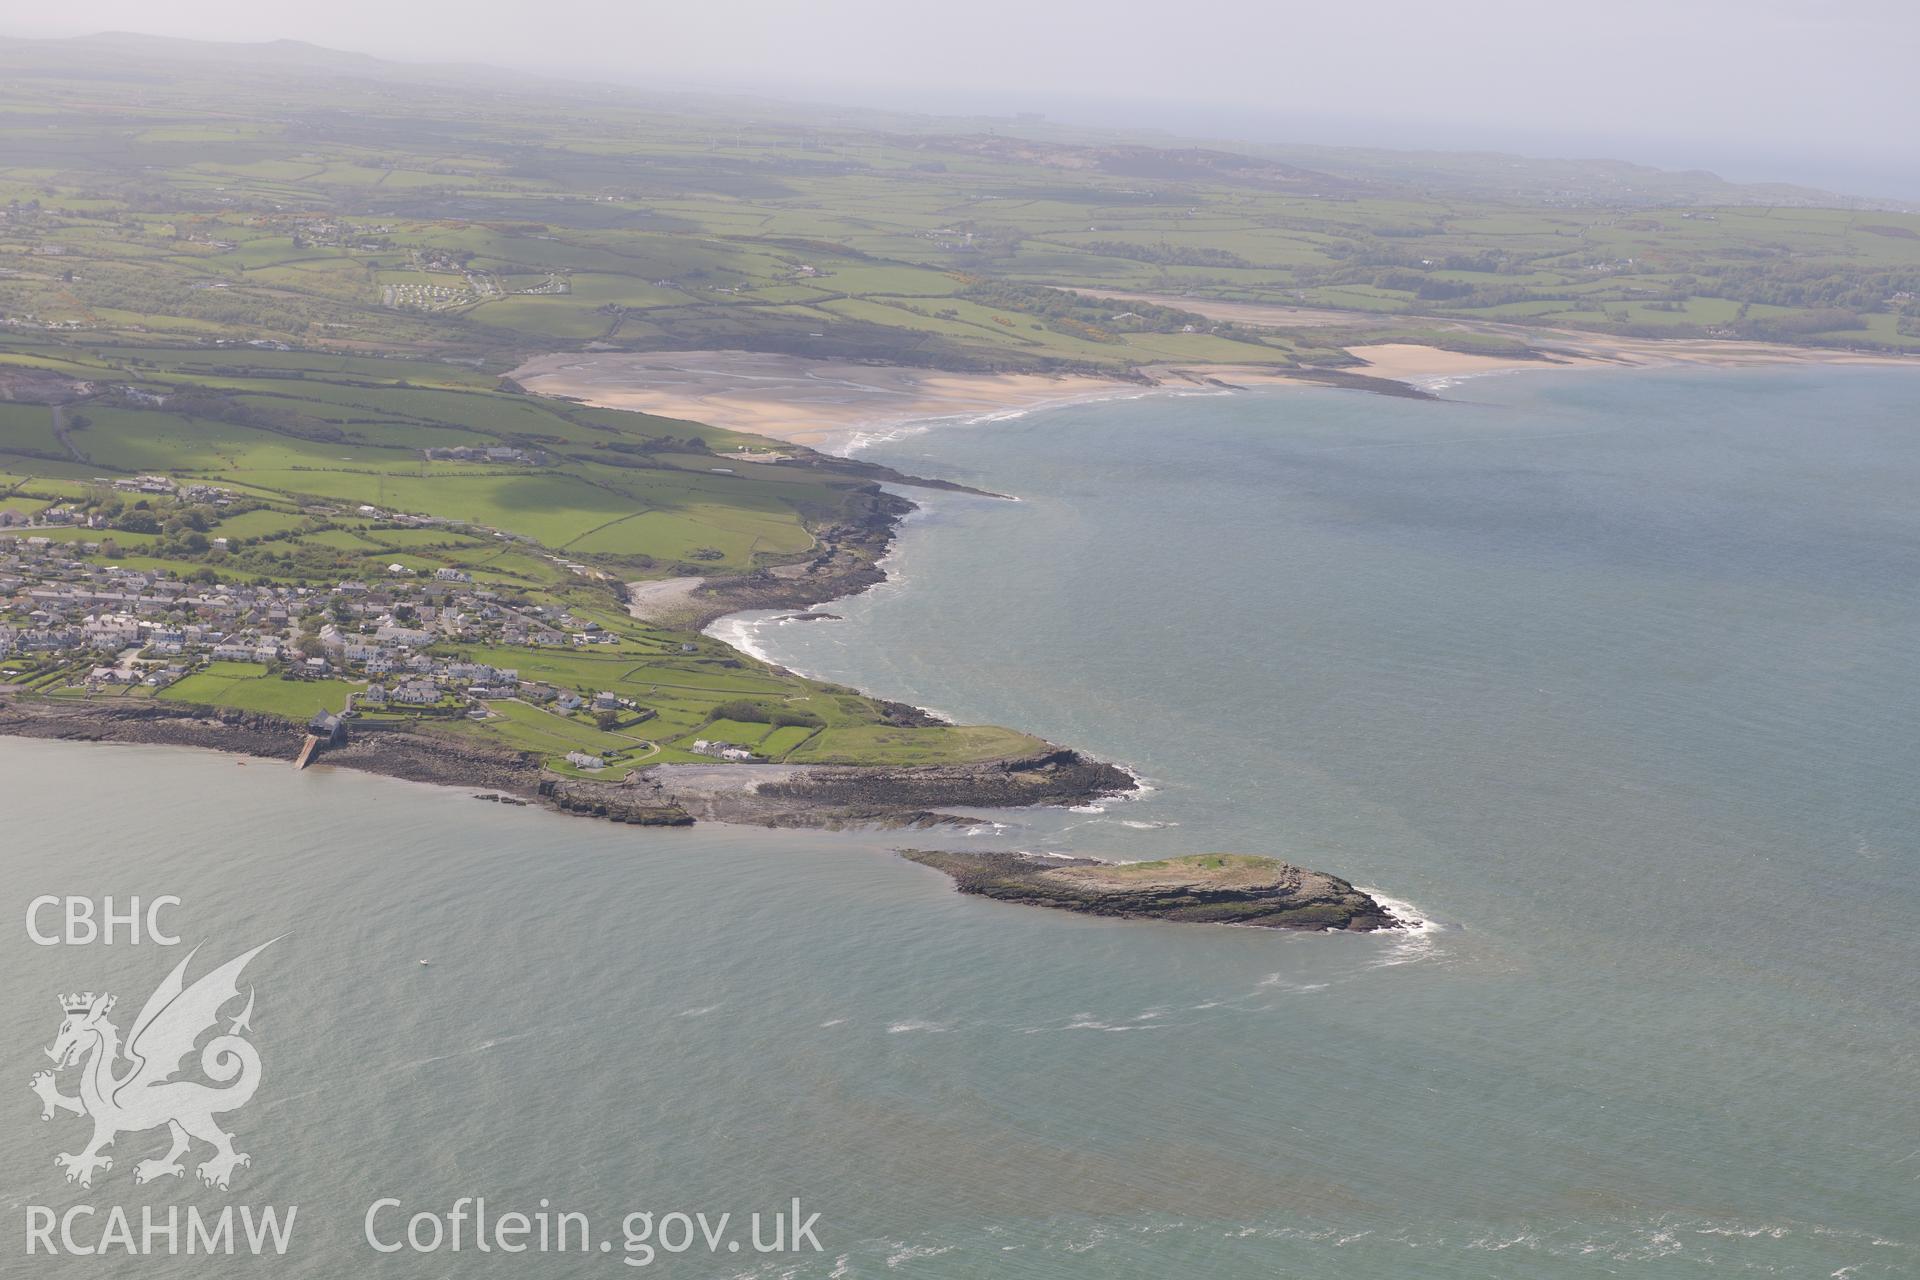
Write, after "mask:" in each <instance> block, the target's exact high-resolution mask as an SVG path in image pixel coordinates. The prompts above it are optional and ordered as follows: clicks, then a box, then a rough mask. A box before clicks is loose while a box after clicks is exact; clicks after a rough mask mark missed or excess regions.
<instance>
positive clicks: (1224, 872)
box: [1043, 853, 1318, 889]
mask: <svg viewBox="0 0 1920 1280" xmlns="http://www.w3.org/2000/svg"><path fill="white" fill-rule="evenodd" d="M1043 874H1045V875H1047V876H1050V877H1054V878H1057V879H1062V880H1071V881H1074V882H1075V883H1078V884H1084V885H1086V886H1088V887H1089V888H1092V887H1111V888H1116V889H1126V888H1138V889H1146V888H1163V887H1171V886H1175V885H1192V884H1206V885H1209V886H1212V887H1216V888H1223V889H1224V888H1232V889H1243V888H1244V889H1250V888H1256V887H1262V886H1267V885H1273V884H1277V883H1280V882H1283V881H1293V880H1298V879H1299V878H1300V877H1301V876H1303V875H1316V874H1318V873H1316V872H1310V871H1303V870H1302V869H1301V868H1299V867H1296V866H1294V865H1293V864H1292V863H1290V862H1282V861H1281V860H1280V859H1278V858H1268V857H1263V856H1262V855H1260V854H1254V853H1190V854H1187V855H1186V856H1184V857H1179V858H1162V859H1160V860H1159V861H1157V862H1117V863H1108V864H1104V865H1100V866H1068V867H1059V868H1057V869H1054V870H1049V871H1046V872H1044V873H1043Z"/></svg>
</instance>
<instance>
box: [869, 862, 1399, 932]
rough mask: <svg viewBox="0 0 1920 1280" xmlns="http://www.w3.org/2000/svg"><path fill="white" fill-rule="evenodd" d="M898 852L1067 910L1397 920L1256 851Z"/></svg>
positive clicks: (1296, 924)
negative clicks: (1136, 855)
mask: <svg viewBox="0 0 1920 1280" xmlns="http://www.w3.org/2000/svg"><path fill="white" fill-rule="evenodd" d="M900 854H901V856H902V857H905V858H907V859H909V860H911V861H913V862H918V863H921V864H922V865H924V866H929V867H933V868H935V869H936V870H940V871H944V872H946V873H947V874H948V875H950V876H952V877H953V879H954V884H955V886H956V887H957V888H958V889H959V890H960V892H962V893H972V894H978V895H980V896H982V897H987V898H997V899H999V900H1000V901H1002V902H1019V903H1025V904H1027V905H1029V906H1036V907H1053V908H1055V909H1057V910H1061V911H1082V912H1086V913H1088V914H1091V915H1102V916H1124V917H1129V918H1134V919H1150V920H1175V921H1182V922H1188V923H1195V924H1242V925H1254V926H1257V927H1260V928H1265V929H1313V930H1325V929H1344V930H1349V931H1352V932H1356V933H1363V932H1368V931H1371V930H1374V929H1386V928H1391V927H1392V926H1393V925H1394V923H1395V921H1394V918H1393V916H1392V915H1391V914H1390V913H1389V912H1388V911H1387V910H1386V908H1384V907H1382V906H1381V905H1380V904H1379V903H1378V902H1376V901H1375V900H1374V899H1373V898H1372V897H1371V896H1369V895H1368V894H1366V893H1364V892H1362V891H1361V890H1359V889H1356V888H1354V887H1353V886H1352V885H1351V884H1349V883H1347V882H1346V881H1345V880H1342V879H1340V878H1339V877H1338V876H1330V875H1328V874H1326V873H1325V872H1322V871H1309V870H1307V869H1306V868H1304V867H1296V866H1294V865H1293V864H1292V863H1288V862H1282V861H1280V860H1279V859H1277V858H1264V857H1259V856H1256V855H1253V854H1244V853H1200V854H1191V855H1188V856H1186V857H1180V858H1167V859H1164V860H1162V861H1159V862H1129V863H1111V862H1098V861H1095V860H1094V859H1091V858H1046V857H1038V856H1035V855H1032V854H1023V853H950V852H944V851H939V850H930V849H902V850H901V851H900Z"/></svg>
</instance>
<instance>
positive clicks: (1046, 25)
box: [0, 0, 1920, 200]
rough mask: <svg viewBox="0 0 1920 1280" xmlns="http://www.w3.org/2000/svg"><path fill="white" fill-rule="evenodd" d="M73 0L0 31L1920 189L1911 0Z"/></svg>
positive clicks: (1917, 54)
mask: <svg viewBox="0 0 1920 1280" xmlns="http://www.w3.org/2000/svg"><path fill="white" fill-rule="evenodd" d="M163 17H164V22H163V21H162V15H161V14H160V13H159V12H157V11H156V10H155V9H154V7H153V6H152V5H151V4H148V3H144V2H142V0H81V2H80V3H75V4H67V5H62V6H58V7H56V8H48V9H44V10H32V11H27V10H23V11H21V12H18V13H14V14H10V15H8V16H7V17H6V18H5V19H4V20H0V33H9V34H26V35H80V34H86V33H89V32H95V31H103V30H129V31H153V30H157V29H159V30H164V31H165V33H166V34H169V35H176V36H185V37H192V38H197V39H210V40H239V41H263V40H273V39H281V38H296V39H304V40H308V41H312V42H315V43H319V44H325V45H328V46H331V47H336V48H347V49H355V50H359V51H363V52H367V53H374V54H379V55H381V56H383V57H389V58H397V59H401V60H404V61H412V62H471V63H484V64H492V65H506V66H512V67H516V68H519V69H522V70H526V71H532V72H538V73H542V74H546V75H551V76H555V77H558V78H564V79H569V80H574V81H576V82H577V81H579V80H581V79H583V78H597V79H613V80H620V81H624V82H626V83H629V84H634V85H640V86H646V87H650V88H655V89H661V88H671V89H707V90H723V91H729V92H743V93H751V94H757V95H761V96H778V97H801V98H806V99H811V100H815V101H824V102H836V103H844V104H858V105H865V106H877V107H885V108H897V109H907V110H917V111H928V112H934V113H939V114H950V115H952V114H990V115H1000V116H1005V115H1011V114H1013V113H1015V112H1034V111H1038V112H1045V113H1048V114H1049V115H1053V116H1056V117H1058V118H1060V119H1063V120H1067V121H1072V122H1077V123H1082V124H1096V125H1103V124H1104V125H1121V126H1125V127H1129V128H1142V127H1147V128H1161V129H1166V130H1170V131H1173V132H1178V133H1184V134H1188V135H1198V136H1209V137H1221V138H1229V139H1238V140H1242V141H1244V142H1247V143H1251V144H1256V145H1278V144H1287V145H1297V144H1314V143H1319V144H1337V145H1364V146H1375V147H1387V148H1399V149H1413V148H1419V149H1431V150H1500V151H1514V152H1519V153H1522V154H1526V155H1533V156H1579V157H1594V156H1608V157H1612V158H1616V159H1631V160H1638V161H1641V162H1643V163H1652V164H1658V165H1662V166H1665V167H1669V168H1680V169H1690V168H1710V169H1715V170H1717V171H1720V172H1722V173H1723V174H1725V175H1726V176H1728V177H1732V178H1736V179H1740V180H1747V181H1759V180H1775V181H1795V182H1801V183H1805V184H1809V185H1814V186H1823V187H1828V188H1831V189H1835V190H1840V191H1843V192H1847V193H1849V194H1857V195H1869V196H1874V195H1878V196H1893V197H1900V198H1905V199H1911V200H1920V140H1916V136H1915V134H1914V133H1913V131H1912V130H1911V129H1910V128H1908V127H1906V125H1907V124H1908V123H1909V122H1911V120H1912V119H1913V117H1914V107H1915V104H1914V90H1913V87H1912V84H1913V76H1912V68H1913V66H1914V65H1915V61H1916V59H1917V58H1920V18H1916V16H1915V10H1914V8H1913V6H1911V5H1908V4H1904V3H1899V2H1898V0H1862V2H1861V3H1857V4H1849V5H1844V6H1839V7H1831V6H1827V7H1816V6H1810V5H1807V4H1804V3H1794V2H1792V0H1763V2H1758V3H1742V2H1739V0H1694V2H1692V3H1688V4H1682V5H1674V4H1666V3H1660V2H1659V0H1623V2H1622V3H1617V4H1611V5H1608V6H1606V7H1605V8H1604V9H1591V8H1586V7H1580V6H1562V5H1527V4H1518V3H1511V2H1510V0H1470V2H1469V3H1465V4H1460V5H1453V6H1449V7H1448V8H1447V9H1446V10H1445V12H1444V13H1438V12H1436V11H1435V10H1434V9H1433V8H1432V7H1431V6H1429V5H1426V4H1422V3H1418V2H1417V0H1383V3H1380V4H1375V5H1370V6H1368V7H1367V8H1366V10H1365V11H1364V12H1363V13H1362V12H1357V11H1353V10H1349V9H1343V8H1340V7H1338V6H1323V5H1307V4H1298V3H1292V4H1282V5H1268V4H1259V3H1253V2H1251V0H1231V2H1226V3H1222V2H1220V0H1211V2H1209V3H1203V4H1199V5H1187V6H1183V7H1182V8H1181V9H1180V10H1179V12H1178V14H1177V15H1175V14H1171V13H1169V12H1168V11H1165V10H1163V9H1157V8H1150V7H1145V6H1126V5H1122V6H1114V5H1110V4H1103V3H1096V2H1095V0H1056V2H1054V3H1047V4H1038V5H1036V4H1023V3H1017V2H1016V0H982V2H981V3H977V4H971V5H967V6H964V7H962V8H955V7H953V6H948V5H937V4H931V3H927V2H926V0H914V2H912V3H897V2H894V0H836V2H834V3H830V4H825V5H789V4H782V3H778V2H777V0H735V2H732V3H725V4H716V5H637V4H629V3H623V2H621V0H587V2H585V3H575V4H570V5H567V6H565V7H564V9H563V10H560V11H558V14H557V17H558V20H556V21H552V22H528V21H527V20H526V16H525V12H524V10H523V9H522V8H521V7H520V6H518V5H515V4H511V3H507V2H506V0H478V2H477V3H454V2H452V0H425V2H423V3H411V4H405V5H391V4H376V3H373V2H372V0H344V2H343V3H337V4H329V5H321V6H299V7H296V6H286V5H270V4H269V5H263V4H259V3H247V2H243V0H177V2H176V3H170V4H168V5H166V6H165V8H164V15H163Z"/></svg>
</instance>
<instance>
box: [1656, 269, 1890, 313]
mask: <svg viewBox="0 0 1920 1280" xmlns="http://www.w3.org/2000/svg"><path fill="white" fill-rule="evenodd" d="M1694 274H1695V275H1697V276H1698V277H1700V281H1701V287H1700V292H1702V293H1706V294H1711V295H1712V296H1714V297H1720V298H1731V299H1733V300H1734V301H1736V302H1757V303H1764V304H1766V305H1768V306H1775V307H1813V308H1824V309H1830V310H1840V311H1875V310H1878V309H1879V308H1880V307H1882V306H1883V305H1885V304H1886V302H1887V300H1888V299H1889V298H1891V297H1893V296H1894V295H1895V294H1898V293H1920V267H1888V268H1883V269H1880V270H1861V269H1859V268H1850V267H1835V266H1833V265H1832V264H1831V263H1820V262H1808V263H1796V262H1765V263H1739V264H1715V265H1711V266H1702V267H1696V268H1695V269H1694Z"/></svg>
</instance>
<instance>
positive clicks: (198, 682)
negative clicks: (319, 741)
mask: <svg viewBox="0 0 1920 1280" xmlns="http://www.w3.org/2000/svg"><path fill="white" fill-rule="evenodd" d="M364 687H365V685H363V684H360V683H350V682H348V681H345V680H298V679H291V680H290V679H283V678H281V677H280V676H278V675H275V674H273V673H271V672H269V671H268V670H267V668H266V667H263V666H261V665H259V664H258V663H252V662H213V663H209V664H207V666H206V668H205V669H204V670H201V671H196V672H194V673H193V674H192V675H190V676H187V677H186V678H185V679H183V680H181V681H180V682H179V683H177V684H174V685H170V686H168V687H167V688H165V689H162V690H161V691H160V696H161V697H162V698H164V699H167V700H168V701H170V702H194V703H200V704H203V705H205V706H210V707H239V708H241V709H242V710H246V711H264V712H266V713H267V714H269V715H276V716H285V717H287V718H288V719H293V720H305V719H307V718H308V717H309V716H311V715H313V713H314V712H316V711H323V710H324V711H339V710H340V709H341V708H342V707H344V706H345V705H346V702H347V694H348V693H350V692H352V691H353V690H355V689H361V688H364Z"/></svg>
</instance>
